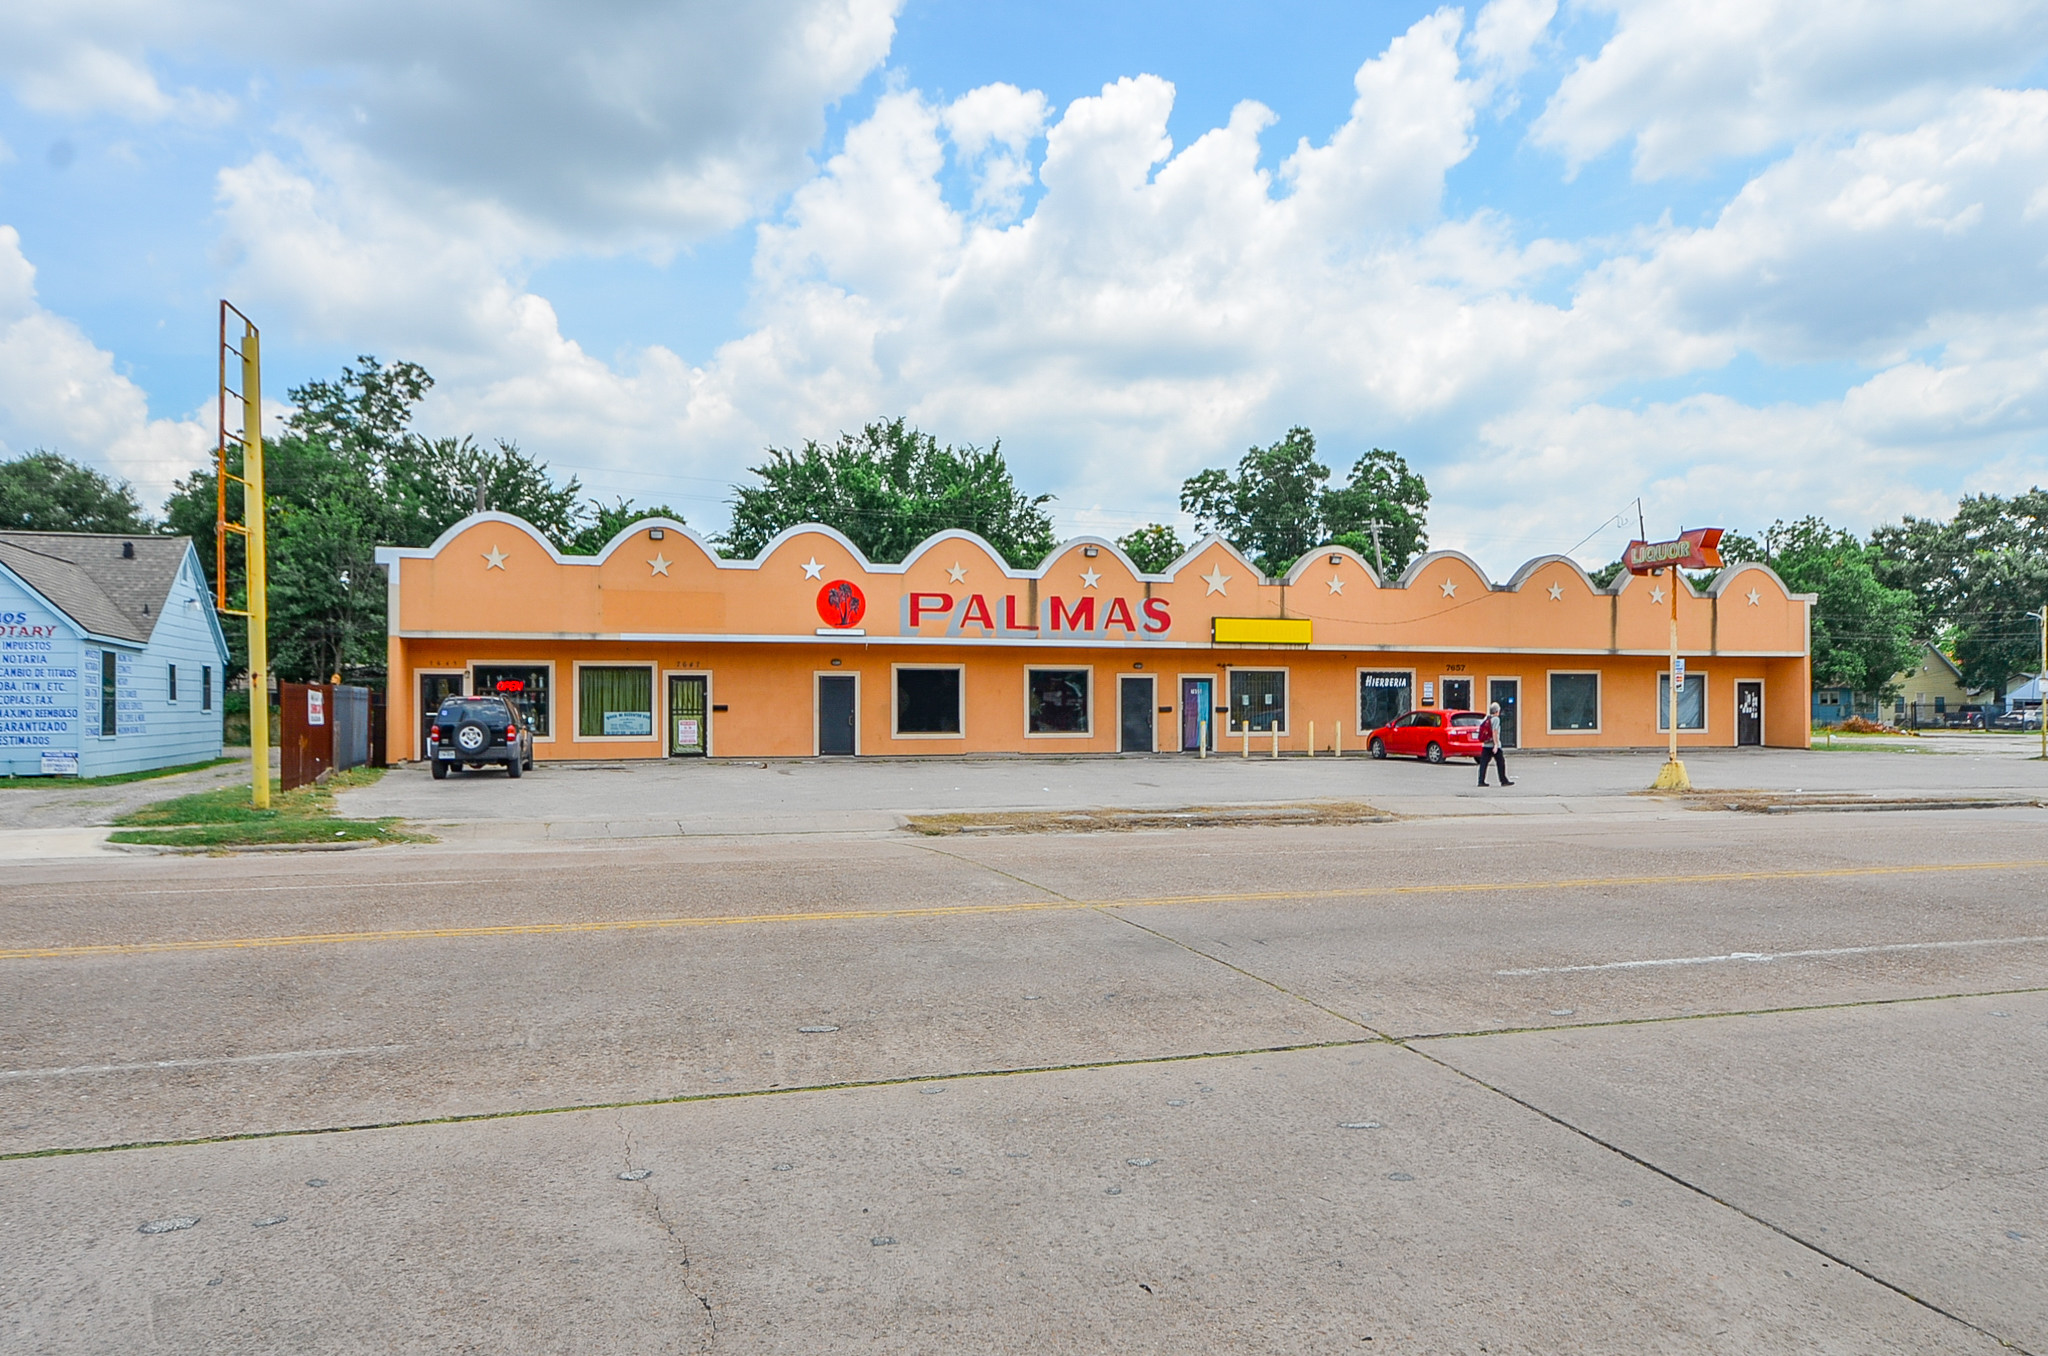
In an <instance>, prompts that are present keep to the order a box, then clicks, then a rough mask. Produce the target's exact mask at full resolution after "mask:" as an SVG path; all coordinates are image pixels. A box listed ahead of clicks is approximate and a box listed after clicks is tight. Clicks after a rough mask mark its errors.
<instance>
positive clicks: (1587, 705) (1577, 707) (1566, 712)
mask: <svg viewBox="0 0 2048 1356" xmlns="http://www.w3.org/2000/svg"><path fill="white" fill-rule="evenodd" d="M1550 728H1551V729H1553V730H1559V731H1564V730H1598V729H1599V728H1600V675H1599V674H1597V673H1553V674H1551V675H1550Z"/></svg>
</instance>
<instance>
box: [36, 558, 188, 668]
mask: <svg viewBox="0 0 2048 1356" xmlns="http://www.w3.org/2000/svg"><path fill="white" fill-rule="evenodd" d="M129 542H132V543H134V546H135V554H134V556H133V558H129V557H126V556H123V555H122V554H121V547H122V545H123V543H129ZM191 544H192V539H191V538H189V537H152V536H144V535H140V534H132V535H121V534H114V533H98V532H0V565H5V566H6V567H7V568H8V569H9V570H12V571H13V572H14V573H15V574H16V575H18V576H20V578H21V580H22V582H24V583H26V584H27V585H28V586H29V587H30V588H32V589H34V590H35V591H36V592H38V593H40V594H42V595H43V597H45V598H47V599H49V600H50V602H51V603H52V604H54V605H55V606H57V607H58V608H61V609H62V610H63V611H64V612H65V613H66V614H67V615H69V616H70V618H71V619H72V620H73V621H75V622H77V623H78V624H79V625H80V626H82V627H84V628H85V629H86V630H87V631H89V632H91V633H92V634H94V635H100V636H107V637H110V638H113V639H116V640H128V641H133V642H135V643H136V644H138V645H146V644H148V643H149V637H150V634H151V633H152V632H153V631H155V629H156V624H157V620H158V619H159V618H160V617H162V616H163V610H164V601H165V599H167V598H168V597H169V596H170V592H171V584H172V583H173V582H174V581H175V580H176V579H177V577H178V568H179V566H180V565H182V564H183V563H184V560H185V552H186V550H187V549H188V548H189V547H190V546H191Z"/></svg>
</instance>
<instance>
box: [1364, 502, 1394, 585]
mask: <svg viewBox="0 0 2048 1356" xmlns="http://www.w3.org/2000/svg"><path fill="white" fill-rule="evenodd" d="M1366 526H1367V527H1368V528H1370V529H1372V563H1373V568H1374V569H1376V570H1378V571H1379V572H1380V582H1381V583H1385V582H1386V579H1387V558H1386V557H1385V556H1384V555H1382V554H1380V529H1381V528H1384V527H1388V526H1390V524H1387V523H1383V522H1381V521H1380V520H1379V519H1377V518H1375V519H1373V520H1372V521H1371V522H1369V523H1367V524H1366Z"/></svg>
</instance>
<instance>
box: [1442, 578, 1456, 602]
mask: <svg viewBox="0 0 2048 1356" xmlns="http://www.w3.org/2000/svg"><path fill="white" fill-rule="evenodd" d="M1443 588H1444V597H1446V598H1455V597H1457V596H1458V586H1457V585H1456V584H1453V583H1452V582H1451V581H1450V580H1448V579H1446V580H1444V584H1443Z"/></svg>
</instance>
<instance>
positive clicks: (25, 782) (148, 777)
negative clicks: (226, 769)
mask: <svg viewBox="0 0 2048 1356" xmlns="http://www.w3.org/2000/svg"><path fill="white" fill-rule="evenodd" d="M241 761H242V760H241V759H239V758H209V759H207V760H206V761H205V762H203V763H180V764H179V765H178V766H176V767H152V768H144V769H143V770H142V771H140V772H116V773H114V774H113V775H111V776H107V777H0V790H7V789H10V788H11V789H13V790H17V791H48V790H50V789H51V788H52V787H58V786H66V787H69V786H119V785H121V784H122V783H123V782H149V781H155V780H156V779H157V778H158V777H175V776H177V775H178V774H179V773H181V772H204V771H206V769H208V768H210V767H219V766H221V765H222V764H223V763H239V762H241Z"/></svg>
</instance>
